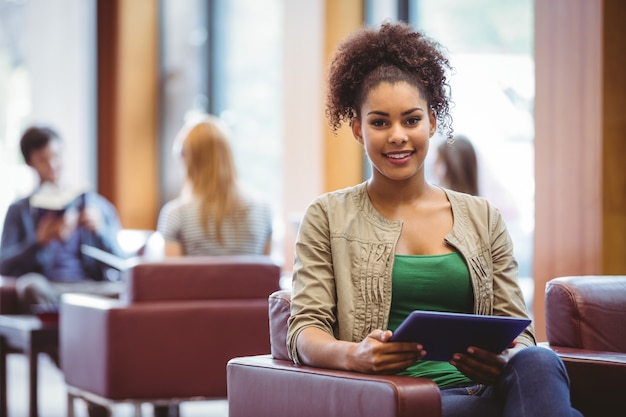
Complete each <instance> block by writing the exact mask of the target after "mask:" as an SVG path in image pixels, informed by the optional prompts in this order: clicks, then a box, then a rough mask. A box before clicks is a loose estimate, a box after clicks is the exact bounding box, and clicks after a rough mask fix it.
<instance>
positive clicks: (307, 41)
mask: <svg viewBox="0 0 626 417" xmlns="http://www.w3.org/2000/svg"><path fill="white" fill-rule="evenodd" d="M324 23H325V22H324V1H323V0H286V1H285V46H284V48H285V49H284V50H285V67H284V69H283V72H284V74H285V80H284V82H285V86H284V91H285V118H284V120H285V125H284V138H285V139H284V140H285V142H284V162H283V164H284V166H283V172H284V190H285V191H284V194H285V199H284V216H285V225H286V230H285V237H284V248H285V264H284V265H285V269H287V270H289V269H290V268H291V265H292V264H293V251H294V239H295V234H296V229H295V225H294V223H295V221H296V219H297V218H298V216H299V215H300V214H301V213H302V212H303V211H304V210H305V209H306V207H307V206H308V204H309V203H310V202H311V200H312V199H313V198H315V197H316V196H317V195H319V194H320V193H321V192H322V190H323V177H324V172H323V170H324V161H323V143H324V136H323V135H324V133H323V126H324V123H325V119H324V109H323V105H324V101H323V98H324V75H323V74H324Z"/></svg>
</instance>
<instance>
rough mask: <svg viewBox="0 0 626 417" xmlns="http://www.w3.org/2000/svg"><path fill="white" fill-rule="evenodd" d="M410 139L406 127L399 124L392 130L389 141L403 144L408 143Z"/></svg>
mask: <svg viewBox="0 0 626 417" xmlns="http://www.w3.org/2000/svg"><path fill="white" fill-rule="evenodd" d="M408 140H409V135H407V134H406V132H405V131H404V129H402V127H401V126H397V127H395V128H394V129H392V131H391V135H390V136H389V142H391V143H393V144H401V143H406V142H408Z"/></svg>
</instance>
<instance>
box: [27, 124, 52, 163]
mask: <svg viewBox="0 0 626 417" xmlns="http://www.w3.org/2000/svg"><path fill="white" fill-rule="evenodd" d="M60 139H61V137H60V136H59V134H58V133H57V132H56V131H54V130H53V129H51V128H49V127H38V126H32V127H29V128H28V129H26V131H25V132H24V134H23V135H22V139H20V150H21V151H22V156H23V157H24V161H25V162H26V163H28V162H30V156H31V154H32V153H33V151H36V150H37V149H41V148H44V147H46V146H47V145H48V144H49V143H50V142H51V141H53V140H60Z"/></svg>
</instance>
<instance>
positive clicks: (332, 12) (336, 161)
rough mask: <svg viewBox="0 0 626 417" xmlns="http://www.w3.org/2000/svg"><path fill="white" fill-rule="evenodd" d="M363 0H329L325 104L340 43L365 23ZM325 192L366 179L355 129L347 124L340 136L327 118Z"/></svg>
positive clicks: (325, 123) (341, 130)
mask: <svg viewBox="0 0 626 417" xmlns="http://www.w3.org/2000/svg"><path fill="white" fill-rule="evenodd" d="M363 13H364V12H363V1H362V0H342V1H335V0H326V40H325V50H326V60H325V71H324V89H323V93H324V104H325V103H326V101H325V100H326V94H325V93H326V75H327V74H328V65H329V64H330V59H331V57H332V54H333V52H334V51H335V49H336V48H337V45H338V44H339V43H340V42H341V41H342V40H343V39H344V38H345V37H346V36H348V35H349V34H350V33H351V32H353V31H354V30H356V29H358V28H359V27H361V26H362V25H363ZM324 126H325V130H324V132H325V135H324V170H325V173H324V191H333V190H337V189H340V188H344V187H348V186H351V185H355V184H358V183H360V182H362V181H363V148H362V146H361V145H360V144H359V143H358V142H357V141H356V140H355V139H354V136H353V135H352V130H351V129H350V128H349V127H348V126H343V127H342V128H341V129H340V130H339V131H338V132H337V134H336V135H334V134H333V133H332V132H331V130H330V128H328V123H327V120H326V119H324Z"/></svg>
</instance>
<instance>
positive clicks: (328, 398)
mask: <svg viewBox="0 0 626 417" xmlns="http://www.w3.org/2000/svg"><path fill="white" fill-rule="evenodd" d="M290 303H291V295H290V292H289V291H285V290H282V291H277V292H275V293H273V294H272V295H271V296H270V298H269V316H270V341H271V355H257V356H248V357H237V358H234V359H231V360H230V361H229V362H228V368H227V369H228V410H229V416H230V417H249V416H256V417H270V416H272V417H274V416H298V417H318V416H326V417H342V416H360V417H405V416H406V417H409V416H411V417H440V416H441V396H440V393H439V388H438V387H437V385H436V384H435V383H434V382H432V381H430V380H427V379H422V378H412V377H406V376H381V375H365V374H358V373H354V372H345V371H336V370H329V369H319V368H312V367H307V366H298V365H295V364H294V363H293V362H292V361H291V360H290V359H289V357H288V355H287V345H286V335H287V319H288V317H289V314H290Z"/></svg>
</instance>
